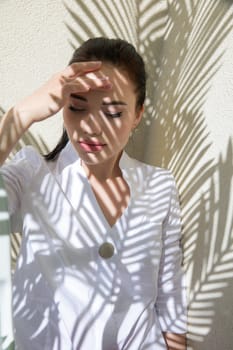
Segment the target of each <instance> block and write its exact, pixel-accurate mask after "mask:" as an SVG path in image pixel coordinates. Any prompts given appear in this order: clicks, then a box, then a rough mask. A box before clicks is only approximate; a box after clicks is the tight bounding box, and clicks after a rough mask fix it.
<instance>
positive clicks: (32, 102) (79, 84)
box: [14, 61, 111, 129]
mask: <svg viewBox="0 0 233 350" xmlns="http://www.w3.org/2000/svg"><path fill="white" fill-rule="evenodd" d="M100 67H101V62H100V61H95V62H94V61H90V62H77V63H73V64H71V65H70V66H68V67H66V68H65V69H64V70H63V71H61V72H59V73H56V74H54V75H53V76H52V77H51V78H50V79H49V80H48V81H47V82H46V83H45V84H44V85H42V86H41V87H40V88H39V89H37V90H36V91H35V92H33V93H32V94H31V95H30V96H27V97H26V98H24V99H23V100H22V101H20V102H19V103H17V104H16V105H15V107H14V112H15V114H16V115H18V117H19V119H20V121H19V122H20V124H21V125H22V128H23V129H27V128H28V127H29V126H30V125H31V124H32V123H34V122H38V121H41V120H44V119H47V118H49V117H51V116H52V115H54V114H56V113H57V112H58V111H59V110H60V109H61V108H62V107H63V106H64V103H65V100H66V98H67V96H68V95H69V94H70V93H72V92H76V93H85V92H87V91H89V90H90V89H95V90H96V89H109V88H110V87H111V83H110V82H109V79H108V77H103V75H99V74H98V73H97V71H99V70H100ZM90 72H96V79H88V76H86V74H88V73H90Z"/></svg>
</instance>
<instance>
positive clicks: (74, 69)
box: [62, 61, 102, 78]
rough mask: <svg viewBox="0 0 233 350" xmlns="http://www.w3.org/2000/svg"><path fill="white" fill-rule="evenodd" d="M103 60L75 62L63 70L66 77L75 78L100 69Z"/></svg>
mask: <svg viewBox="0 0 233 350" xmlns="http://www.w3.org/2000/svg"><path fill="white" fill-rule="evenodd" d="M101 64H102V62H101V61H88V62H75V63H72V64H71V65H69V66H68V67H66V68H65V69H64V71H63V72H62V76H63V77H64V78H73V77H75V76H78V75H80V74H83V73H85V72H94V71H96V70H98V69H100V67H101Z"/></svg>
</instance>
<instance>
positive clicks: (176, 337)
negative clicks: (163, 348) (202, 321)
mask: <svg viewBox="0 0 233 350" xmlns="http://www.w3.org/2000/svg"><path fill="white" fill-rule="evenodd" d="M163 336H164V339H165V342H166V345H167V350H186V349H187V339H186V334H176V333H169V332H163Z"/></svg>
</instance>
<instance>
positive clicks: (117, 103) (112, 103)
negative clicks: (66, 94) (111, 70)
mask: <svg viewBox="0 0 233 350" xmlns="http://www.w3.org/2000/svg"><path fill="white" fill-rule="evenodd" d="M70 96H71V97H73V98H76V99H77V100H81V101H84V102H88V100H87V99H86V97H84V96H81V95H76V94H70ZM102 105H103V106H112V105H114V106H116V105H121V106H127V103H125V102H123V101H117V100H113V101H109V102H106V101H103V102H102Z"/></svg>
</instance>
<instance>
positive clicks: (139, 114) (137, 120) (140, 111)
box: [132, 105, 145, 130]
mask: <svg viewBox="0 0 233 350" xmlns="http://www.w3.org/2000/svg"><path fill="white" fill-rule="evenodd" d="M144 109H145V108H144V105H142V106H141V107H140V108H138V109H137V110H136V115H135V120H134V123H133V126H132V130H133V129H135V128H136V127H137V126H138V124H139V123H140V121H141V119H142V116H143V113H144Z"/></svg>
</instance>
